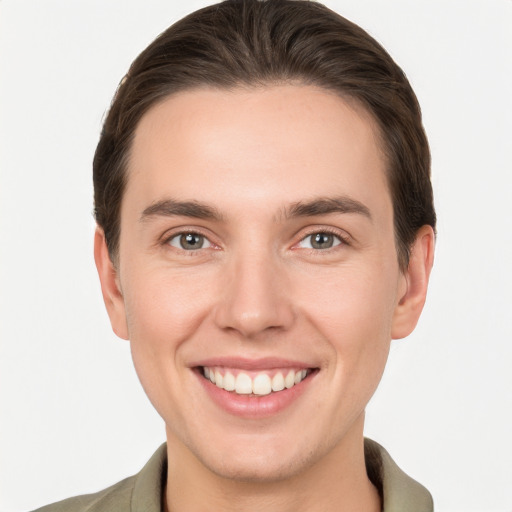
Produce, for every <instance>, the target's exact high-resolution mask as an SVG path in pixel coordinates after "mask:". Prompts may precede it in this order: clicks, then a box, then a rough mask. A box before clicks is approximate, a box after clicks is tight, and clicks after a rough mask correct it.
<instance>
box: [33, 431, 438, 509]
mask: <svg viewBox="0 0 512 512" xmlns="http://www.w3.org/2000/svg"><path fill="white" fill-rule="evenodd" d="M365 458H366V465H367V468H368V474H369V476H370V479H371V480H372V481H373V483H374V484H375V485H376V487H377V488H378V489H379V493H380V494H381V498H382V501H383V507H382V510H383V512H433V510H434V505H433V502H432V496H431V495H430V493H429V492H428V491H427V489H425V487H423V486H422V485H421V484H419V483H418V482H416V481H415V480H413V479H412V478H410V477H409V476H407V475H406V474H405V473H404V472H403V471H402V470H401V469H400V468H399V467H398V466H397V465H396V464H395V463H394V461H393V459H392V458H391V457H390V455H389V453H388V452H387V451H386V450H385V449H384V448H382V446H380V445H379V444H377V443H376V442H374V441H371V440H370V439H365ZM166 478H167V447H166V444H165V443H164V444H163V445H162V446H160V448H158V450H157V451H156V452H155V453H154V455H153V456H152V457H151V459H149V461H148V462H147V464H146V465H145V466H144V467H143V468H142V470H141V471H140V472H139V473H137V474H136V475H134V476H132V477H129V478H126V479H125V480H122V481H121V482H119V483H117V484H115V485H113V486H112V487H108V488H107V489H105V490H103V491H100V492H98V493H94V494H87V495H84V496H76V497H74V498H68V499H67V500H64V501H59V502H58V503H54V504H53V505H47V506H45V507H42V508H40V509H37V511H34V512H162V502H163V500H162V498H163V492H164V489H165V481H166Z"/></svg>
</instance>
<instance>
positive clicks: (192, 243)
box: [180, 233, 204, 250]
mask: <svg viewBox="0 0 512 512" xmlns="http://www.w3.org/2000/svg"><path fill="white" fill-rule="evenodd" d="M203 244H204V237H203V236H201V235H197V234H196V233H186V234H183V235H181V236H180V245H181V247H182V248H183V249H188V250H190V249H201V247H203Z"/></svg>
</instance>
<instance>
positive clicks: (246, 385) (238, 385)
mask: <svg viewBox="0 0 512 512" xmlns="http://www.w3.org/2000/svg"><path fill="white" fill-rule="evenodd" d="M235 392H236V393H237V394H239V395H250V394H251V393H252V380H251V377H249V375H247V374H246V373H239V374H238V375H237V376H236V380H235Z"/></svg>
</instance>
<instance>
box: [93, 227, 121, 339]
mask: <svg viewBox="0 0 512 512" xmlns="http://www.w3.org/2000/svg"><path fill="white" fill-rule="evenodd" d="M94 261H95V262H96V269H97V270H98V276H99V278H100V283H101V293H102V294H103V300H104V302H105V307H106V308H107V313H108V316H109V318H110V323H111V325H112V329H113V331H114V332H115V333H116V334H117V336H119V337H120V338H123V339H125V340H127V339H128V326H127V324H126V313H125V307H124V298H123V295H122V293H121V289H120V286H119V278H118V273H117V270H116V268H115V267H114V265H113V263H112V261H111V259H110V255H109V253H108V248H107V243H106V240H105V234H104V233H103V230H102V229H101V228H100V227H99V226H98V227H96V232H95V234H94Z"/></svg>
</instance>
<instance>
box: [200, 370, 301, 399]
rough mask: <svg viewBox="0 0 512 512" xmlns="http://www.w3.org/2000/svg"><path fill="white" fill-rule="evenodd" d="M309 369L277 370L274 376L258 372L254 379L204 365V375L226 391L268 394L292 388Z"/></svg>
mask: <svg viewBox="0 0 512 512" xmlns="http://www.w3.org/2000/svg"><path fill="white" fill-rule="evenodd" d="M307 374H308V371H307V370H298V371H294V370H289V371H288V373H287V374H286V376H283V373H282V372H277V373H276V374H275V375H274V376H273V377H272V378H271V377H270V376H269V375H268V374H267V373H265V372H261V373H258V374H257V375H256V376H255V377H254V378H253V379H252V378H251V377H250V376H249V375H248V374H247V373H244V372H240V373H239V374H238V375H237V376H236V377H235V376H234V375H233V373H231V372H230V371H227V372H226V373H225V374H222V373H221V371H220V370H219V369H215V368H208V367H206V366H205V367H203V375H204V376H205V378H207V379H209V380H210V381H211V382H212V384H215V385H216V386H217V387H219V388H223V389H225V390H226V391H234V392H235V393H237V394H239V395H250V394H254V395H260V396H263V395H268V394H270V393H272V392H277V391H282V390H283V389H285V388H286V389H290V388H292V387H293V386H295V385H296V384H299V382H301V381H302V380H304V379H305V378H306V376H307Z"/></svg>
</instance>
